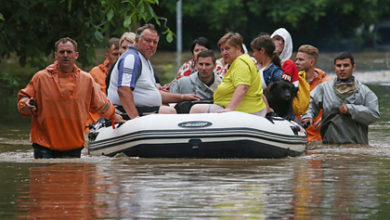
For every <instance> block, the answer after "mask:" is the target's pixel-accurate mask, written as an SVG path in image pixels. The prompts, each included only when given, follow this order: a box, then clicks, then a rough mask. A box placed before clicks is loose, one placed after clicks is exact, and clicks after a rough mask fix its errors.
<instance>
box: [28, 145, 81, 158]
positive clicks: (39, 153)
mask: <svg viewBox="0 0 390 220" xmlns="http://www.w3.org/2000/svg"><path fill="white" fill-rule="evenodd" d="M33 148H34V158H35V159H48V158H80V156H81V150H82V149H83V147H80V148H77V149H73V150H65V151H59V150H51V149H49V148H47V147H44V146H41V145H39V144H35V143H33Z"/></svg>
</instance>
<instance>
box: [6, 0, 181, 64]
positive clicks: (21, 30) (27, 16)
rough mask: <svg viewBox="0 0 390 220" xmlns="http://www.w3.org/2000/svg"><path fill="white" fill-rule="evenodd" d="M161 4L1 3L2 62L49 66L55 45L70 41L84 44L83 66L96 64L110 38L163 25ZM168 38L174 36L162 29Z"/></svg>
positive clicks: (138, 0)
mask: <svg viewBox="0 0 390 220" xmlns="http://www.w3.org/2000/svg"><path fill="white" fill-rule="evenodd" d="M158 3H159V2H158V0H121V1H118V0H98V1H96V0H77V1H76V0H58V1H53V0H18V1H2V3H1V4H0V30H1V32H0V61H1V59H3V58H6V57H8V56H10V54H11V53H16V55H17V56H18V57H19V61H20V64H21V65H25V64H26V63H30V64H31V65H33V66H37V67H43V66H45V65H46V64H47V60H46V59H47V57H48V55H50V54H52V52H53V47H54V43H55V41H56V40H58V39H59V38H60V37H65V36H69V37H71V38H73V39H75V40H76V41H77V42H78V45H79V51H80V57H79V61H80V62H81V63H82V64H83V65H88V64H91V62H92V60H93V58H94V57H95V47H97V46H99V45H102V42H103V39H104V35H107V37H109V36H111V35H116V36H120V35H121V34H122V33H123V32H124V31H129V29H135V27H137V26H139V25H140V23H146V22H152V23H155V24H158V25H160V19H159V17H158V16H157V15H156V14H155V12H154V10H153V8H152V7H154V6H155V5H157V4H158ZM160 26H161V28H162V29H163V31H164V33H165V34H166V37H167V38H166V39H167V40H168V41H172V36H173V33H172V32H171V31H170V29H169V28H168V27H166V26H165V24H162V25H160Z"/></svg>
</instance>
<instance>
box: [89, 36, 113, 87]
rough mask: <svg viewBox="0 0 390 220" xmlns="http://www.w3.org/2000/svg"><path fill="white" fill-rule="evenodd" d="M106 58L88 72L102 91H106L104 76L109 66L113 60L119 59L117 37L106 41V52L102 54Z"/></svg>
mask: <svg viewBox="0 0 390 220" xmlns="http://www.w3.org/2000/svg"><path fill="white" fill-rule="evenodd" d="M104 56H105V57H106V60H104V62H103V63H102V64H99V65H97V66H95V67H93V68H92V69H91V70H90V71H89V73H90V74H91V75H92V77H93V79H94V80H95V81H96V82H97V83H98V84H99V85H100V87H101V88H102V91H103V92H104V93H105V94H107V93H106V87H107V86H106V77H107V74H108V72H109V71H110V69H111V67H112V66H114V64H115V62H116V61H117V60H118V59H119V56H120V53H119V39H118V38H116V37H113V38H111V39H110V40H108V42H107V49H106V53H105V54H104Z"/></svg>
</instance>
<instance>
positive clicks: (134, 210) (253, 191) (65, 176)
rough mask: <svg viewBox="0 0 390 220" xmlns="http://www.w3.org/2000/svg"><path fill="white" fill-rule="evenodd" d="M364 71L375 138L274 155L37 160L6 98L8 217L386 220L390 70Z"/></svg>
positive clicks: (2, 206) (2, 186)
mask: <svg viewBox="0 0 390 220" xmlns="http://www.w3.org/2000/svg"><path fill="white" fill-rule="evenodd" d="M377 77H381V78H380V80H377V79H375V78H377ZM358 78H359V79H361V80H362V81H364V82H370V83H376V84H371V85H370V87H371V88H372V89H373V91H374V92H375V93H376V94H377V95H378V97H379V101H380V111H381V113H382V118H381V120H380V121H378V122H376V123H375V124H373V125H372V126H370V133H369V139H370V145H371V146H359V145H345V146H330V145H321V144H312V145H310V146H309V150H308V152H307V154H305V155H302V156H299V157H295V158H285V159H268V160H252V159H251V160H238V159H235V160H233V159H221V160H203V159H202V160H200V159H199V160H196V159H143V158H138V159H137V158H126V157H117V158H107V157H90V156H87V155H83V156H82V158H81V159H51V160H34V159H33V157H32V149H31V146H30V143H29V142H28V132H29V122H28V120H27V119H23V118H21V116H19V115H18V113H17V111H16V107H15V98H14V97H12V96H11V97H5V96H2V97H0V106H1V108H0V122H1V123H0V219H18V218H20V219H99V218H100V219H153V218H157V219H200V218H203V219H262V218H263V219H386V218H388V216H390V209H389V207H390V144H389V143H390V135H389V134H390V132H389V131H390V113H389V110H390V86H389V85H390V76H389V72H388V71H375V72H361V73H359V74H358ZM378 81H381V83H379V84H378V83H377V82H378ZM59 132H61V131H59Z"/></svg>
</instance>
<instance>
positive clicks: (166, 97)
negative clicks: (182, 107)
mask: <svg viewBox="0 0 390 220" xmlns="http://www.w3.org/2000/svg"><path fill="white" fill-rule="evenodd" d="M160 94H161V98H162V103H163V104H168V103H177V102H181V101H186V100H188V101H192V100H200V99H201V98H200V97H199V96H197V95H195V94H175V93H169V92H164V91H161V90H160Z"/></svg>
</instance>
